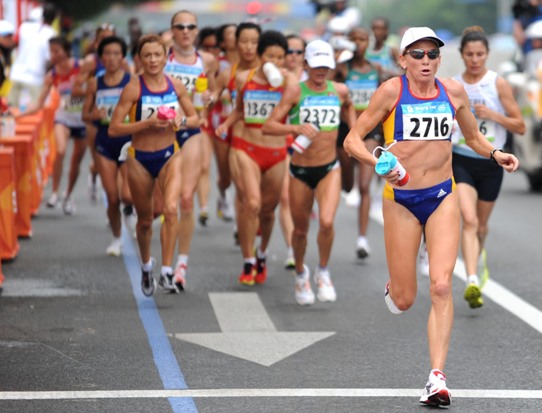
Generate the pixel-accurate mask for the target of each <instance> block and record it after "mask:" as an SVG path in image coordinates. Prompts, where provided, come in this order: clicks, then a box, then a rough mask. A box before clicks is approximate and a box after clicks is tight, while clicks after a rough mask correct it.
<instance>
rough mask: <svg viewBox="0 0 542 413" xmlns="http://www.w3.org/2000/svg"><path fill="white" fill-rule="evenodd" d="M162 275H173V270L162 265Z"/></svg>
mask: <svg viewBox="0 0 542 413" xmlns="http://www.w3.org/2000/svg"><path fill="white" fill-rule="evenodd" d="M160 274H162V275H166V274H173V269H172V268H171V267H168V266H166V265H162V269H161V270H160Z"/></svg>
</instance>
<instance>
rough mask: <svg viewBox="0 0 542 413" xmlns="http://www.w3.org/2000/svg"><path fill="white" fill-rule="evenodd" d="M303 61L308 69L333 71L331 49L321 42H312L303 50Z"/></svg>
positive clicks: (333, 61)
mask: <svg viewBox="0 0 542 413" xmlns="http://www.w3.org/2000/svg"><path fill="white" fill-rule="evenodd" d="M305 60H306V61H307V63H308V65H309V67H329V68H330V69H335V57H334V55H333V48H332V47H331V45H330V44H329V43H327V42H324V41H323V40H313V41H312V42H310V43H309V44H308V45H307V47H306V48H305Z"/></svg>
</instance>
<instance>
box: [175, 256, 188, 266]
mask: <svg viewBox="0 0 542 413" xmlns="http://www.w3.org/2000/svg"><path fill="white" fill-rule="evenodd" d="M182 264H184V265H186V266H187V267H188V255H178V256H177V265H176V267H178V266H179V265H182Z"/></svg>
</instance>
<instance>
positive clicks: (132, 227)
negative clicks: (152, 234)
mask: <svg viewBox="0 0 542 413" xmlns="http://www.w3.org/2000/svg"><path fill="white" fill-rule="evenodd" d="M124 224H125V225H126V228H127V229H128V233H129V234H132V236H133V237H134V239H135V238H137V234H136V225H137V215H136V212H135V209H134V210H133V211H132V213H131V214H126V215H124Z"/></svg>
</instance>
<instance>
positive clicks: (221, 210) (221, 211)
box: [216, 196, 233, 222]
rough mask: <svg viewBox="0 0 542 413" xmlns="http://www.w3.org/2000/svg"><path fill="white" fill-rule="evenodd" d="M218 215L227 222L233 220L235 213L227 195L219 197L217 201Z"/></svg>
mask: <svg viewBox="0 0 542 413" xmlns="http://www.w3.org/2000/svg"><path fill="white" fill-rule="evenodd" d="M216 216H217V217H218V218H220V219H221V220H223V221H226V222H231V221H233V213H232V211H231V207H230V204H229V202H228V198H227V197H224V198H222V197H220V196H219V197H218V200H217V201H216Z"/></svg>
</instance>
